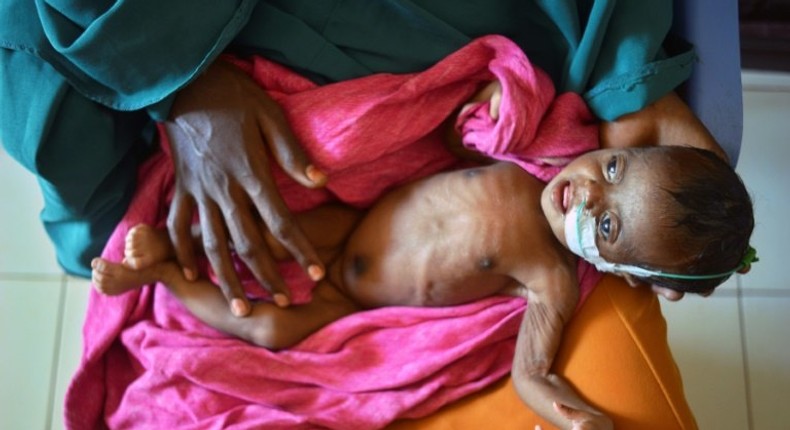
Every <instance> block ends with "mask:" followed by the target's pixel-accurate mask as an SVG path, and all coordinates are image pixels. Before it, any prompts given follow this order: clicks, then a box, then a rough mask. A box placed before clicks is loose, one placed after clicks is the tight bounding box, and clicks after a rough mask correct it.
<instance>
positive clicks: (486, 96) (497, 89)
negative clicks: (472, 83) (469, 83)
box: [459, 80, 502, 119]
mask: <svg viewBox="0 0 790 430" xmlns="http://www.w3.org/2000/svg"><path fill="white" fill-rule="evenodd" d="M486 101H488V102H490V103H491V104H490V105H489V108H488V114H489V115H491V118H492V119H498V118H499V105H500V104H502V84H500V83H499V81H497V80H494V81H492V82H491V83H490V84H488V85H486V86H485V87H484V88H483V89H482V90H480V91H478V92H477V94H475V95H474V96H472V98H471V99H469V100H468V101H467V102H466V103H465V104H464V105H463V106H462V107H461V112H460V113H459V116H460V115H461V114H463V113H464V112H466V111H467V110H469V109H471V108H472V107H474V106H475V105H476V104H477V103H481V102H486Z"/></svg>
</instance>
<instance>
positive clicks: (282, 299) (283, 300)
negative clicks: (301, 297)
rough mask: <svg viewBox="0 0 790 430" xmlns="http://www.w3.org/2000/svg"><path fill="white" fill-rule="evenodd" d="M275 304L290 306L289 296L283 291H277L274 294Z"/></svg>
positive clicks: (283, 306)
mask: <svg viewBox="0 0 790 430" xmlns="http://www.w3.org/2000/svg"><path fill="white" fill-rule="evenodd" d="M274 304H276V305H277V306H279V307H281V308H285V307H288V305H289V304H290V300H288V296H286V295H285V294H283V293H277V294H275V295H274Z"/></svg>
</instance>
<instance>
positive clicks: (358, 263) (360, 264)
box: [351, 255, 368, 276]
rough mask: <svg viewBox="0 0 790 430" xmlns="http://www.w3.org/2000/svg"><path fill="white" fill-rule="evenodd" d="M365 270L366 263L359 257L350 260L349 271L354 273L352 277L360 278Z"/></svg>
mask: <svg viewBox="0 0 790 430" xmlns="http://www.w3.org/2000/svg"><path fill="white" fill-rule="evenodd" d="M367 268H368V265H367V262H366V261H365V258H364V257H362V256H361V255H355V256H354V258H352V259H351V269H352V271H353V272H354V275H356V276H361V275H362V274H363V273H365V270H367Z"/></svg>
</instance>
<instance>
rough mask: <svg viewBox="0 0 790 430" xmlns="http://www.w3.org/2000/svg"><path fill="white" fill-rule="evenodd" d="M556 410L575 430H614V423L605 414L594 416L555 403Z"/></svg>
mask: <svg viewBox="0 0 790 430" xmlns="http://www.w3.org/2000/svg"><path fill="white" fill-rule="evenodd" d="M554 410H555V411H557V413H559V414H560V415H562V416H563V417H564V418H565V419H567V420H568V421H570V423H571V426H572V427H571V428H572V429H573V430H612V429H614V423H612V420H611V419H610V418H609V417H607V416H606V415H603V414H594V413H590V412H586V411H582V410H579V409H574V408H571V407H570V406H566V405H563V404H560V403H557V402H554Z"/></svg>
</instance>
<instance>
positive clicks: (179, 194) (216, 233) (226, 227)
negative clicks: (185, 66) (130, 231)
mask: <svg viewBox="0 0 790 430" xmlns="http://www.w3.org/2000/svg"><path fill="white" fill-rule="evenodd" d="M164 126H165V129H166V131H167V134H168V137H169V140H170V148H171V153H172V157H173V162H174V164H175V171H176V189H175V195H174V197H173V202H172V206H171V207H170V213H169V216H168V221H167V224H168V231H169V233H170V238H171V240H172V242H173V245H174V248H175V250H176V256H177V259H178V262H179V264H180V265H181V267H182V268H183V270H184V275H185V277H186V278H187V279H189V280H194V279H196V278H197V265H196V261H195V248H194V245H193V240H192V232H191V224H192V221H193V216H194V213H195V209H197V212H198V214H199V218H200V229H201V233H202V239H203V248H204V252H205V254H206V256H207V257H208V260H209V262H210V264H211V266H212V267H213V268H214V271H215V272H216V274H217V277H218V279H219V283H220V288H221V289H222V292H223V294H224V295H225V298H226V299H227V300H228V302H229V304H230V307H231V311H232V312H233V314H234V315H236V316H244V315H247V314H248V313H249V311H250V309H251V308H250V305H249V302H248V300H247V298H246V296H245V294H244V291H243V288H242V286H241V283H240V282H239V279H238V276H237V275H236V272H235V270H234V267H233V264H232V260H231V247H232V248H233V249H234V250H235V252H236V253H237V254H238V255H239V256H240V257H241V259H242V260H243V261H244V262H245V263H246V265H247V266H248V267H249V269H250V271H251V272H252V273H253V274H254V276H255V277H256V278H257V280H258V281H259V282H260V283H261V285H263V286H264V287H265V288H267V289H268V290H269V291H271V292H272V293H273V297H274V301H275V303H277V304H278V305H279V306H287V305H288V304H289V303H290V290H289V289H288V288H287V286H286V285H285V283H284V281H283V279H282V277H281V276H280V275H279V273H278V271H277V266H276V264H275V261H274V259H273V258H272V257H271V253H270V252H269V249H268V247H267V246H266V241H265V239H264V229H268V230H269V232H270V233H271V235H272V236H273V237H274V238H275V239H277V240H278V241H279V242H280V243H282V245H283V246H285V248H287V249H288V250H289V251H290V253H291V254H292V255H293V256H294V258H295V259H296V260H297V261H298V262H299V264H300V265H301V266H302V267H303V268H305V270H307V272H308V274H309V275H310V277H311V278H312V279H315V280H318V279H320V278H321V277H323V274H324V268H323V266H322V264H321V261H320V260H319V258H318V255H317V254H316V252H315V250H314V249H313V247H312V245H311V244H310V243H309V242H308V240H307V238H306V236H305V235H304V233H303V232H302V231H301V229H300V228H299V227H298V225H297V224H296V223H295V221H294V219H293V217H292V216H291V214H290V212H289V211H288V208H287V207H286V206H285V203H284V202H283V200H282V197H281V196H280V194H279V193H278V191H277V187H276V184H275V182H274V180H273V178H272V176H271V169H270V164H269V163H270V161H269V156H270V155H271V156H273V157H274V159H275V160H276V161H277V163H278V164H279V165H280V166H281V167H282V168H283V170H284V171H285V172H286V173H287V174H288V175H289V176H291V177H292V178H293V179H294V180H296V181H297V182H299V183H300V184H302V185H304V186H306V187H317V186H322V185H324V183H325V182H326V177H325V175H324V174H323V173H321V172H320V171H319V170H318V169H317V168H315V167H314V166H312V165H311V164H310V161H309V160H308V159H307V156H306V155H305V154H304V152H303V151H302V150H301V147H300V146H299V144H298V143H297V142H296V139H295V137H294V136H293V133H292V132H291V129H290V127H289V125H288V123H287V121H286V120H285V117H284V115H283V113H282V111H281V110H280V107H279V106H278V105H277V103H275V102H274V100H272V99H271V98H270V97H269V96H268V95H267V94H266V93H265V92H264V91H263V90H262V89H261V88H260V87H258V86H257V85H256V84H255V82H253V81H252V79H251V78H250V77H249V76H247V75H246V74H245V73H244V72H242V71H241V70H239V69H237V68H236V67H235V66H233V65H231V64H227V63H224V62H222V61H218V62H217V63H215V64H214V65H212V66H210V67H209V69H208V70H207V71H205V72H204V73H203V74H202V75H201V76H200V77H199V78H198V79H197V80H196V81H195V82H194V83H192V84H190V85H189V86H188V87H187V88H185V89H183V90H182V91H181V92H180V93H179V94H178V96H177V98H176V101H175V103H174V105H173V108H172V110H171V115H170V119H169V120H168V121H167V122H165V124H164ZM260 219H262V220H263V224H261V223H260ZM231 243H232V244H231Z"/></svg>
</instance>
